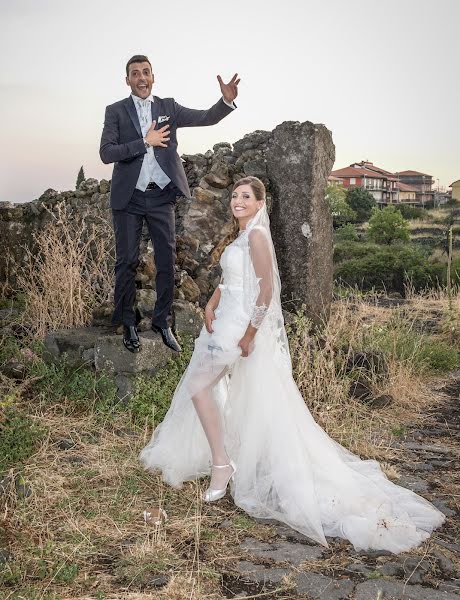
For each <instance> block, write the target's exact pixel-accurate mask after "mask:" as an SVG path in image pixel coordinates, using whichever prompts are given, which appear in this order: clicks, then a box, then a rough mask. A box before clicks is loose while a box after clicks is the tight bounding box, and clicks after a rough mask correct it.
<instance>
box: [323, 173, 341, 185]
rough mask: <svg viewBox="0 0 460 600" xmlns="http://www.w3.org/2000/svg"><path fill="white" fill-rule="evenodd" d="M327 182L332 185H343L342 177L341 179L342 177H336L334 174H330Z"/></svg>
mask: <svg viewBox="0 0 460 600" xmlns="http://www.w3.org/2000/svg"><path fill="white" fill-rule="evenodd" d="M327 182H328V183H330V184H331V185H343V181H342V179H340V177H334V175H329V177H328V178H327Z"/></svg>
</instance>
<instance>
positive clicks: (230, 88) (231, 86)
mask: <svg viewBox="0 0 460 600" xmlns="http://www.w3.org/2000/svg"><path fill="white" fill-rule="evenodd" d="M217 80H218V81H219V85H220V89H221V92H222V96H223V97H224V98H225V100H226V101H227V102H233V100H235V98H236V97H237V96H238V84H239V82H240V81H241V79H238V73H235V75H233V77H232V78H231V79H230V81H229V82H228V83H224V82H223V81H222V77H221V76H220V75H218V76H217Z"/></svg>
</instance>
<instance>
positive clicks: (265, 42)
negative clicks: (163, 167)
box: [0, 0, 460, 202]
mask: <svg viewBox="0 0 460 600" xmlns="http://www.w3.org/2000/svg"><path fill="white" fill-rule="evenodd" d="M459 22H460V1H459V0H368V1H367V2H363V1H362V0H361V1H358V0H284V1H282V2H281V1H279V0H277V1H274V0H244V1H243V0H227V1H219V2H218V1H217V0H194V1H190V0H168V1H164V0H163V1H162V2H158V1H156V0H136V2H128V0H125V1H121V0H91V1H90V0H79V1H78V2H75V1H71V0H0V27H1V30H0V33H1V35H0V65H1V69H0V132H1V139H2V143H1V145H0V164H1V167H0V200H10V201H14V202H24V201H28V200H32V199H34V198H37V197H38V196H40V194H42V193H43V191H44V190H45V189H47V188H50V187H51V188H54V189H56V190H68V189H74V187H75V181H76V177H77V173H78V170H79V168H80V166H81V165H83V166H84V170H85V174H86V176H87V177H96V178H97V179H101V178H103V177H104V178H110V176H111V171H112V166H111V165H103V164H102V163H101V161H100V158H99V142H100V135H101V131H102V124H103V117H104V110H105V106H106V105H107V104H111V103H112V102H115V101H117V100H119V99H121V98H123V97H127V96H128V94H129V93H130V89H129V88H128V87H127V85H126V83H125V80H124V77H125V64H126V62H127V60H128V59H129V58H130V57H131V56H132V55H133V54H137V53H142V54H146V55H147V56H148V57H149V58H150V61H151V62H152V65H153V70H154V73H155V81H156V83H155V84H154V87H153V92H154V93H155V94H156V95H158V96H173V97H174V98H175V99H176V100H177V101H178V102H180V103H181V104H183V105H185V106H189V107H192V108H208V107H209V106H211V105H212V104H214V102H216V101H217V99H218V98H219V96H220V89H219V85H218V82H217V78H216V76H217V74H221V75H222V77H223V78H224V80H226V81H227V80H228V79H230V78H231V76H232V75H233V73H235V72H238V73H239V75H240V76H241V83H240V86H239V88H240V89H239V95H238V98H237V100H236V102H237V105H238V108H237V110H236V111H234V112H233V113H232V114H231V115H230V116H228V117H227V118H225V119H224V120H223V121H221V123H219V124H218V125H215V126H213V127H202V128H190V129H183V130H181V131H180V132H179V143H180V146H179V151H180V153H185V154H191V153H195V152H206V150H208V149H209V148H212V146H213V144H215V143H217V142H220V141H229V142H234V141H236V140H238V139H240V138H241V137H242V136H243V135H244V134H246V133H249V132H251V131H254V130H256V129H266V130H271V129H273V128H274V127H275V126H276V125H277V124H279V123H281V122H283V121H286V120H295V121H307V120H308V121H313V122H314V123H324V124H325V125H326V126H327V127H328V128H329V129H330V130H331V131H332V134H333V139H334V143H335V146H336V162H335V165H334V167H335V168H341V167H344V166H347V165H348V164H350V163H352V162H355V161H360V160H363V159H369V160H371V161H373V162H374V163H375V164H377V165H379V166H381V167H383V168H385V169H388V170H390V171H398V170H405V169H415V170H417V171H422V172H425V173H428V174H430V175H433V177H434V178H435V179H437V178H439V180H440V184H441V185H449V184H450V183H451V182H452V181H454V180H456V179H460V119H459V106H460V91H459V90H460V85H459V83H458V74H459V73H460V50H459V40H458V32H459Z"/></svg>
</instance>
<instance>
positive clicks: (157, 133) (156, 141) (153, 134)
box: [145, 121, 169, 148]
mask: <svg viewBox="0 0 460 600" xmlns="http://www.w3.org/2000/svg"><path fill="white" fill-rule="evenodd" d="M156 124H157V122H156V121H152V124H151V125H150V129H149V130H148V131H147V135H146V136H145V139H146V141H147V142H148V143H149V144H150V145H151V146H160V147H161V148H166V147H167V146H168V144H166V143H165V142H169V131H168V129H169V125H164V126H163V127H160V129H155V125H156ZM166 136H168V137H166Z"/></svg>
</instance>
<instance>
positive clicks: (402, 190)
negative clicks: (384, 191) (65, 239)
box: [396, 181, 417, 205]
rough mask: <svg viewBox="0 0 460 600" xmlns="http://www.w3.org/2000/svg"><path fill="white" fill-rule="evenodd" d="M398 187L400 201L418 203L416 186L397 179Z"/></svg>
mask: <svg viewBox="0 0 460 600" xmlns="http://www.w3.org/2000/svg"><path fill="white" fill-rule="evenodd" d="M396 189H397V190H398V191H399V195H398V197H399V202H403V203H404V204H413V205H415V204H417V190H416V189H415V187H413V186H412V185H407V183H402V182H401V181H397V182H396Z"/></svg>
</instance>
